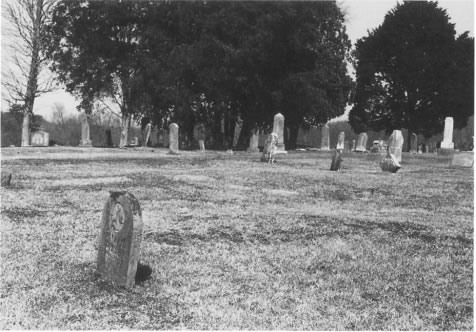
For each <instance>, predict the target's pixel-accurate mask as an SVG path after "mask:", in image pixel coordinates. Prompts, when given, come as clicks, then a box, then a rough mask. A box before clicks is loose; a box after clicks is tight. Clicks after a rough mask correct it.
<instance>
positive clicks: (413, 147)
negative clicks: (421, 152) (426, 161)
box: [410, 133, 418, 154]
mask: <svg viewBox="0 0 476 332" xmlns="http://www.w3.org/2000/svg"><path fill="white" fill-rule="evenodd" d="M417 150H418V137H417V134H415V133H413V134H412V135H411V136H410V153H411V154H416V153H417Z"/></svg>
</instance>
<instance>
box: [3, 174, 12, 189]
mask: <svg viewBox="0 0 476 332" xmlns="http://www.w3.org/2000/svg"><path fill="white" fill-rule="evenodd" d="M11 182H12V173H8V172H2V183H1V185H2V187H10V184H11Z"/></svg>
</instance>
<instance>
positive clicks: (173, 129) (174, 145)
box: [169, 123, 179, 154]
mask: <svg viewBox="0 0 476 332" xmlns="http://www.w3.org/2000/svg"><path fill="white" fill-rule="evenodd" d="M169 153H171V154H177V153H179V126H178V124H176V123H171V124H170V125H169Z"/></svg>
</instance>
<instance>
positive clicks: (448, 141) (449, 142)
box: [440, 117, 454, 149]
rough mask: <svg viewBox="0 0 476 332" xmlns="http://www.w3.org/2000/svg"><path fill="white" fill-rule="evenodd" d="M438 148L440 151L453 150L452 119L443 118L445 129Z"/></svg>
mask: <svg viewBox="0 0 476 332" xmlns="http://www.w3.org/2000/svg"><path fill="white" fill-rule="evenodd" d="M440 148H442V149H454V143H453V118H452V117H447V118H445V129H444V132H443V141H442V142H441V146H440Z"/></svg>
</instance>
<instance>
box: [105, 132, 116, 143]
mask: <svg viewBox="0 0 476 332" xmlns="http://www.w3.org/2000/svg"><path fill="white" fill-rule="evenodd" d="M105 134H106V146H107V147H108V148H112V147H113V146H114V144H113V143H112V132H111V129H106V130H105Z"/></svg>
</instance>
